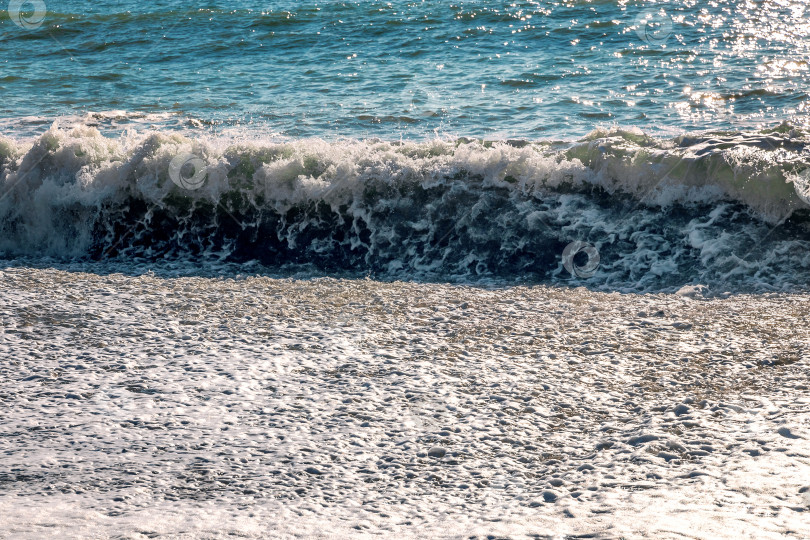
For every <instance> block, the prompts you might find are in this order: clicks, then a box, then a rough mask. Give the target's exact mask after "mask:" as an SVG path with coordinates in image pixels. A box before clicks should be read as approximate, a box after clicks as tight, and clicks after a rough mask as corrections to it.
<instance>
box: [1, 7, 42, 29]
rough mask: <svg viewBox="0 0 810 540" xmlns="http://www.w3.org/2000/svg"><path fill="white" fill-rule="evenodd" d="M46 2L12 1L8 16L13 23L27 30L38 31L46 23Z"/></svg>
mask: <svg viewBox="0 0 810 540" xmlns="http://www.w3.org/2000/svg"><path fill="white" fill-rule="evenodd" d="M46 14H47V11H46V9H45V2H43V1H42V0H11V1H10V2H9V3H8V16H9V17H10V18H11V20H12V22H13V23H14V24H16V25H17V26H19V27H20V28H24V29H26V30H36V29H37V28H39V27H40V26H42V23H43V22H45V15H46Z"/></svg>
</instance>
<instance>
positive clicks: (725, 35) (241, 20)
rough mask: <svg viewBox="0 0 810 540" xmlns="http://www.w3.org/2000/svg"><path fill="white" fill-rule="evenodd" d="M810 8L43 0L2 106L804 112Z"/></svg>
mask: <svg viewBox="0 0 810 540" xmlns="http://www.w3.org/2000/svg"><path fill="white" fill-rule="evenodd" d="M16 3H17V4H19V2H16ZM11 4H12V5H13V4H15V2H12V3H11ZM35 8H39V9H40V10H41V11H40V12H36V11H35ZM808 9H810V7H808V5H807V4H806V2H802V1H779V2H777V1H770V0H768V1H762V2H753V1H744V0H718V1H716V2H710V3H704V2H696V1H677V2H675V1H673V2H666V1H665V2H632V1H622V2H618V3H616V2H605V1H547V0H544V1H520V2H498V1H496V2H492V1H486V2H485V1H458V2H440V1H433V0H428V1H413V0H411V1H403V0H392V1H387V2H382V1H378V0H372V1H358V2H336V1H325V2H312V1H310V0H306V1H300V2H292V1H276V2H254V1H249V0H232V1H227V2H225V1H219V0H211V1H207V2H189V1H176V0H170V1H167V0H160V1H155V2H132V1H110V0H102V1H98V2H92V3H88V2H79V1H66V0H61V1H60V0H47V1H46V2H42V1H41V0H37V1H36V2H33V3H26V4H24V5H23V7H22V10H19V9H18V10H14V9H11V10H10V11H11V15H10V16H9V14H7V13H6V12H5V11H4V12H2V15H0V17H2V18H0V44H2V50H3V53H4V54H3V57H2V59H1V60H0V93H1V94H2V96H3V99H2V103H0V116H2V117H3V118H5V119H6V120H7V122H6V123H5V124H6V125H13V126H15V127H16V129H17V131H20V130H21V129H22V127H23V126H24V127H25V128H26V129H28V130H31V131H37V130H38V129H41V128H42V126H43V125H47V124H49V123H50V120H52V119H53V118H54V117H57V116H63V115H74V114H79V115H83V114H85V113H88V112H96V113H97V112H100V111H104V112H109V111H127V112H128V114H127V115H125V116H120V117H119V118H118V120H117V121H116V119H115V118H116V115H115V114H112V115H107V116H105V117H103V118H101V119H100V120H98V121H100V122H102V123H105V124H107V125H112V126H113V127H115V124H116V123H119V124H120V123H128V122H130V121H132V120H137V115H153V116H144V117H142V118H141V119H140V120H141V121H142V122H144V123H146V124H151V123H159V124H162V125H174V126H177V127H190V126H198V127H204V126H214V127H215V128H217V129H220V128H235V127H236V128H238V127H243V126H245V125H249V126H252V129H253V130H262V131H265V132H270V133H276V134H283V135H287V136H293V137H300V136H322V137H329V138H331V137H339V136H353V137H368V136H380V137H384V138H390V137H397V138H398V137H399V136H407V137H412V136H418V137H423V136H426V135H432V134H433V133H434V132H438V133H451V134H456V135H468V136H470V135H471V136H481V135H485V136H495V137H520V138H531V139H536V138H548V137H563V138H567V137H575V136H579V135H583V134H585V133H587V132H589V131H590V130H591V129H592V128H593V127H594V126H595V125H598V124H620V125H633V126H638V127H641V128H642V129H644V130H645V131H655V130H662V131H684V130H693V129H709V128H711V129H743V128H745V129H753V128H761V127H763V126H768V125H772V124H774V123H779V122H782V121H786V120H788V121H792V122H793V123H795V124H804V123H806V122H807V118H808V116H807V107H808V96H807V88H808V87H810V84H809V83H810V80H808V78H809V77H810V74H808V64H807V59H808V56H809V55H810V40H808V39H807V37H808V33H810V23H808ZM18 12H19V13H18ZM43 17H44V18H43ZM17 23H19V24H17ZM133 113H136V115H135V117H133V116H132V114H133ZM154 115H156V116H154ZM21 118H25V120H22V121H21V120H20V119H21Z"/></svg>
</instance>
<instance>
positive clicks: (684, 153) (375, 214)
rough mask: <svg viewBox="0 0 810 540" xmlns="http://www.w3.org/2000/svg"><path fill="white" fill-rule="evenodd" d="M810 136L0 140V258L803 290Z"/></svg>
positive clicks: (64, 134) (68, 133) (779, 132)
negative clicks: (587, 265) (588, 261)
mask: <svg viewBox="0 0 810 540" xmlns="http://www.w3.org/2000/svg"><path fill="white" fill-rule="evenodd" d="M809 141H810V139H809V138H808V136H807V134H806V133H804V132H802V131H799V130H797V129H793V128H791V126H788V125H782V126H779V127H778V128H775V129H772V130H768V131H762V132H758V133H705V134H689V135H682V136H679V137H676V138H673V139H670V140H660V139H655V138H652V137H650V136H647V135H645V134H644V133H643V132H641V131H639V130H635V129H626V130H621V129H613V130H597V131H594V132H592V133H591V134H590V135H589V136H587V137H586V138H585V139H583V140H580V141H576V142H548V141H546V142H528V141H496V142H487V141H481V140H471V139H456V140H433V141H423V142H396V141H394V142H392V141H381V140H365V141H358V140H343V141H332V142H328V141H323V140H318V139H306V140H296V141H291V142H272V141H269V140H244V139H237V138H233V137H231V138H227V139H226V138H208V139H203V138H200V137H199V136H194V137H193V136H192V134H189V133H186V134H180V133H175V132H169V131H167V132H152V133H149V134H146V135H144V134H138V133H134V132H125V133H124V134H122V135H120V136H118V137H117V138H109V137H105V136H103V135H102V134H101V133H100V132H99V131H98V130H96V129H95V128H94V127H90V126H86V125H79V126H74V127H70V128H60V127H59V126H58V125H57V124H54V125H53V126H52V127H51V128H50V129H49V130H48V131H47V132H46V133H44V134H42V135H41V136H38V137H36V138H34V139H27V140H21V139H10V138H2V137H0V168H1V171H2V172H0V188H1V189H2V195H0V196H2V199H0V253H2V255H3V256H4V257H6V258H15V257H50V258H56V259H67V260H76V259H82V260H86V259H105V260H110V259H111V260H139V261H143V260H146V261H150V260H164V259H167V258H168V259H175V258H176V259H184V260H192V261H196V262H199V264H203V263H204V262H205V261H214V260H217V261H231V262H237V263H239V262H246V261H258V262H259V263H261V264H263V265H266V266H270V267H290V266H296V265H306V266H308V267H311V268H315V269H317V270H318V271H321V272H346V271H348V272H357V273H362V274H373V275H375V276H376V277H379V278H383V279H387V278H390V279H398V278H407V279H412V278H419V279H422V278H424V279H450V280H470V279H481V278H498V279H507V280H519V281H528V282H545V281H552V282H554V281H561V282H562V281H565V282H573V283H581V284H583V285H588V286H593V287H596V288H605V289H612V290H634V291H639V290H641V291H646V290H667V289H673V288H680V287H682V286H684V285H690V284H708V285H710V286H713V287H719V288H723V287H726V288H746V287H754V288H758V289H769V290H786V289H790V288H795V287H802V288H803V287H805V286H806V284H808V283H810V280H808V278H810V249H808V248H810V211H808V209H810V173H808V171H810V142H809ZM178 156H182V157H181V158H178ZM178 159H180V160H181V162H178ZM183 162H187V163H186V164H185V168H184V167H183ZM195 174H196V176H195ZM178 175H179V178H178ZM184 179H187V180H188V179H194V180H195V181H198V182H197V183H196V184H194V185H190V184H188V183H186V184H184V182H183V180H184ZM184 185H185V186H186V187H183V186H184ZM188 187H190V188H194V189H187V188H188ZM572 242H579V243H580V244H577V245H591V246H594V247H595V252H598V254H599V265H598V268H596V269H595V271H594V272H591V273H589V274H588V276H587V277H583V276H582V275H579V276H577V275H572V273H571V272H569V270H570V268H571V266H572V265H571V264H568V265H566V264H565V262H566V261H563V252H564V250H565V248H566V246H569V245H570V244H571V243H572ZM569 251H570V249H569ZM578 256H584V255H583V254H580V255H578ZM569 262H570V261H569ZM573 266H574V267H576V265H573Z"/></svg>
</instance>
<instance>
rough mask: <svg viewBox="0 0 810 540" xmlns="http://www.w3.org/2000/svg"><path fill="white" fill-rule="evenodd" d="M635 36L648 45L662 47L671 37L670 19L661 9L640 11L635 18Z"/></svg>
mask: <svg viewBox="0 0 810 540" xmlns="http://www.w3.org/2000/svg"><path fill="white" fill-rule="evenodd" d="M636 34H638V37H639V38H641V41H643V42H644V43H647V44H648V45H653V46H655V47H657V46H659V45H663V44H664V43H666V41H667V40H668V39H669V36H671V35H672V17H670V16H669V15H668V14H667V12H666V11H664V10H663V8H662V9H657V10H655V9H648V10H645V11H642V12H641V13H639V14H638V17H636Z"/></svg>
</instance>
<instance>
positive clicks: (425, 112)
mask: <svg viewBox="0 0 810 540" xmlns="http://www.w3.org/2000/svg"><path fill="white" fill-rule="evenodd" d="M400 98H401V102H402V105H403V107H404V109H405V111H406V113H407V114H408V115H410V116H416V117H420V116H421V117H430V116H438V115H440V114H441V112H442V100H441V95H440V93H439V91H438V90H437V89H436V88H433V87H431V86H427V85H421V84H417V83H414V82H411V83H409V84H408V85H407V86H406V87H405V88H404V89H403V90H402V92H401V93H400Z"/></svg>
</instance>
